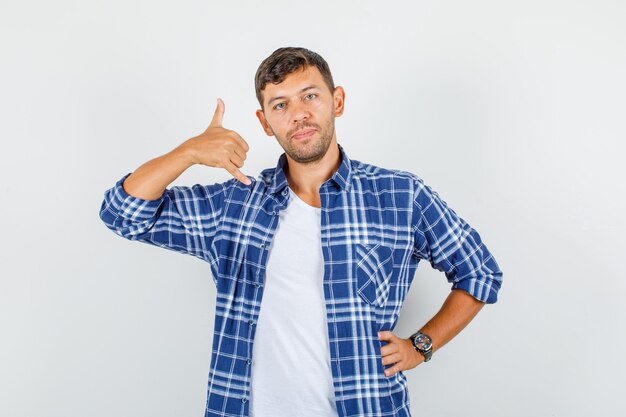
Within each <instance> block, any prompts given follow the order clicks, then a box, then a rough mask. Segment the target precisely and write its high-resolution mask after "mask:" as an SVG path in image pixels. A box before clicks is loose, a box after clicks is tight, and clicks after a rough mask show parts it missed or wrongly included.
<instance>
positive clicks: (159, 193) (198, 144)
mask: <svg viewBox="0 0 626 417" xmlns="http://www.w3.org/2000/svg"><path fill="white" fill-rule="evenodd" d="M223 115H224V103H223V102H222V101H221V100H218V106H217V109H216V110H215V114H214V116H213V120H212V121H211V124H210V125H209V127H208V128H207V129H206V130H205V131H204V133H202V134H201V135H198V136H196V137H193V138H191V139H189V140H187V141H185V142H184V143H182V144H181V145H180V146H178V147H177V148H176V149H174V150H172V151H171V152H169V153H167V154H165V155H163V156H160V157H158V158H155V159H153V160H151V161H148V162H146V163H145V164H143V165H142V166H140V167H139V168H138V169H137V170H136V171H135V172H133V173H132V174H131V175H129V176H126V177H124V178H122V179H121V180H120V181H118V183H117V184H116V185H115V186H114V187H113V188H111V189H110V190H108V191H107V192H106V193H105V198H104V201H103V203H102V207H101V210H100V217H101V219H102V220H103V221H104V223H105V224H106V225H107V227H109V228H110V229H111V230H113V231H114V232H116V233H117V234H119V235H120V236H123V237H125V238H127V239H131V240H141V241H144V242H146V243H151V244H154V245H157V246H161V247H166V248H168V249H172V250H176V251H178V252H183V253H189V254H191V255H194V256H197V257H200V258H202V259H205V260H207V261H210V257H211V255H210V253H209V246H210V243H211V241H212V239H213V237H214V235H215V232H216V227H217V225H218V224H219V216H220V214H221V209H222V202H223V197H224V187H225V185H224V184H213V185H208V186H203V185H195V186H193V187H172V188H171V189H167V187H168V186H169V184H171V183H172V182H173V181H174V180H175V179H176V178H178V177H179V176H180V174H182V173H183V172H184V171H185V170H186V169H187V168H189V167H190V166H192V165H195V164H202V165H207V166H212V167H222V168H225V169H226V170H228V171H229V172H230V173H231V174H232V175H233V176H234V177H235V178H237V180H239V181H241V182H243V183H245V184H246V185H249V184H250V183H251V181H250V179H249V178H248V177H246V176H245V175H244V174H243V173H241V171H239V168H241V167H242V166H243V163H244V160H245V158H246V152H247V151H248V149H249V147H248V144H247V143H246V142H245V141H244V140H243V139H242V138H241V137H240V136H239V135H238V134H237V133H236V132H233V131H230V130H227V129H224V128H223V127H222V118H223ZM232 182H233V180H231V183H232Z"/></svg>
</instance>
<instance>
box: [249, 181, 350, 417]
mask: <svg viewBox="0 0 626 417" xmlns="http://www.w3.org/2000/svg"><path fill="white" fill-rule="evenodd" d="M289 192H290V200H289V203H288V206H287V208H285V209H284V210H282V211H281V212H280V214H279V216H280V217H279V222H278V228H277V230H276V234H275V236H274V239H273V241H272V245H271V247H270V249H269V254H268V260H267V266H266V275H265V288H264V293H263V299H262V302H261V309H260V313H259V319H258V322H257V329H256V334H255V336H254V345H253V351H252V370H251V378H252V381H251V383H252V387H251V393H250V416H251V417H294V416H298V417H337V415H338V414H337V408H336V405H335V396H334V390H333V382H332V373H331V368H330V350H329V343H328V328H327V320H326V307H325V298H324V290H323V287H322V280H323V277H324V258H323V255H322V247H321V209H319V208H316V207H313V206H310V205H308V204H307V203H305V202H304V201H302V200H301V199H300V198H299V197H298V196H297V195H296V194H295V193H294V192H293V191H292V190H291V189H289Z"/></svg>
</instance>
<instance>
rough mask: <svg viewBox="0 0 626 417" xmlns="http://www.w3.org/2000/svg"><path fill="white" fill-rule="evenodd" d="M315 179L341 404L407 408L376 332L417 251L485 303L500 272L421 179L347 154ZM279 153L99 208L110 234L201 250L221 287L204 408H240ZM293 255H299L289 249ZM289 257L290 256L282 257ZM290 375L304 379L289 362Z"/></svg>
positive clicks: (349, 409) (277, 206) (352, 412)
mask: <svg viewBox="0 0 626 417" xmlns="http://www.w3.org/2000/svg"><path fill="white" fill-rule="evenodd" d="M339 149H340V151H341V155H342V162H341V165H340V166H339V168H338V170H337V171H336V172H335V173H334V174H333V176H332V178H330V179H329V180H327V181H326V182H325V183H324V184H322V186H321V187H320V190H319V192H320V198H321V205H322V207H321V210H322V211H321V223H322V224H321V235H322V237H321V246H322V253H323V256H324V276H323V277H320V278H321V279H322V280H323V290H324V296H325V299H326V317H327V321H328V337H329V354H330V363H331V369H332V376H333V386H334V390H335V399H336V405H337V410H338V413H339V416H340V417H347V416H371V417H382V416H410V409H409V395H408V386H407V380H406V377H405V375H404V374H403V373H402V372H398V373H396V374H395V375H393V376H391V377H386V376H385V374H384V373H383V372H384V369H385V368H386V367H390V366H391V365H388V366H383V365H382V362H381V353H380V349H381V347H382V346H384V344H385V343H386V342H385V341H379V340H378V336H377V334H378V331H380V330H393V328H394V326H395V325H396V322H397V319H398V316H399V314H400V309H401V307H402V303H403V301H404V299H405V297H406V294H407V292H408V290H409V287H410V285H411V282H412V280H413V276H414V275H415V270H416V269H417V265H418V263H419V261H420V260H421V259H426V260H428V261H429V262H430V263H431V265H432V266H433V267H434V268H436V269H438V270H440V271H443V272H444V273H445V276H446V277H447V279H448V281H449V282H450V283H452V288H459V289H463V290H465V291H467V292H468V293H469V294H471V295H472V296H473V297H475V298H476V299H478V300H480V301H483V302H486V303H493V302H495V301H496V296H497V292H498V290H499V288H500V284H501V282H502V272H501V270H500V268H499V267H498V264H497V263H496V261H495V259H494V258H493V256H492V255H491V253H490V252H489V251H488V250H487V247H486V246H485V245H484V244H483V243H482V242H481V239H480V236H479V235H478V233H477V232H476V231H475V230H474V229H472V228H471V227H470V226H469V225H468V224H467V223H466V222H465V221H464V220H463V219H461V218H460V217H458V216H457V215H456V213H455V212H454V211H453V210H452V209H450V208H449V207H448V206H447V205H446V203H445V202H444V201H443V200H442V199H441V198H440V197H439V196H438V194H437V193H436V192H434V191H433V190H432V189H431V188H430V187H428V186H427V185H425V184H424V183H423V181H422V180H421V179H420V178H418V177H417V176H415V175H414V174H411V173H409V172H405V171H399V170H390V169H383V168H380V167H376V166H373V165H369V164H365V163H362V162H360V161H356V160H350V159H349V158H348V156H347V154H346V152H345V151H344V149H343V147H342V146H341V145H339ZM286 163H287V159H286V156H285V154H283V155H281V157H280V159H279V161H278V164H277V166H276V167H275V168H270V169H266V170H264V171H262V172H261V174H260V175H259V178H258V179H257V180H254V179H253V178H251V179H252V180H253V182H252V184H251V185H249V186H246V185H244V184H242V183H241V182H239V181H238V180H236V179H234V178H233V179H231V180H229V181H226V182H224V183H219V184H212V185H195V186H193V187H178V186H177V187H172V188H170V189H168V190H166V191H165V192H164V193H163V196H162V197H161V198H160V199H158V200H142V199H139V198H135V197H132V196H130V195H128V194H127V193H126V192H124V190H123V188H122V183H123V181H124V179H125V178H126V177H124V178H122V179H121V180H120V181H119V182H118V183H117V184H116V185H115V186H114V187H113V188H111V189H110V190H108V191H107V192H106V193H105V198H104V202H103V204H102V208H101V212H100V217H101V218H102V220H103V221H104V222H105V224H106V225H107V226H108V227H109V228H110V229H112V230H113V231H115V232H116V233H117V234H119V235H121V236H123V237H125V238H127V239H131V240H140V241H143V242H147V243H151V244H153V245H156V246H161V247H164V248H167V249H171V250H175V251H178V252H182V253H187V254H191V255H194V256H197V257H199V258H201V259H204V260H205V261H207V262H208V263H209V265H210V268H211V272H212V275H213V281H214V282H215V284H216V288H217V300H216V311H215V325H214V334H213V350H212V354H211V365H210V370H209V375H208V396H207V404H206V414H205V416H206V417H208V416H215V417H217V416H233V417H234V416H247V415H248V410H249V403H248V398H249V396H250V386H251V384H250V379H251V360H252V357H251V355H252V346H253V343H254V335H255V330H256V326H255V325H256V323H257V319H258V317H259V310H260V308H261V300H262V297H263V286H264V275H265V267H266V264H267V258H268V250H269V248H270V245H271V243H272V237H273V236H274V233H275V231H276V226H277V222H278V219H279V216H278V211H280V210H282V209H283V208H285V207H286V206H287V202H288V199H289V190H288V189H287V186H288V183H287V178H286V176H285V173H284V168H285V165H286ZM294 261H295V262H297V260H294ZM286 267H287V268H288V267H289V266H288V265H286ZM293 377H294V378H306V375H299V374H298V372H297V370H295V371H294V376H293Z"/></svg>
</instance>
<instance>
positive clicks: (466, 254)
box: [413, 178, 502, 304]
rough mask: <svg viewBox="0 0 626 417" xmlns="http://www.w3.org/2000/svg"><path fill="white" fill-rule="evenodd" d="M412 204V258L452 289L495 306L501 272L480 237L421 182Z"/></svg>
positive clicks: (417, 182)
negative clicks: (443, 277)
mask: <svg viewBox="0 0 626 417" xmlns="http://www.w3.org/2000/svg"><path fill="white" fill-rule="evenodd" d="M415 187H416V188H415V198H414V201H413V210H414V212H413V232H414V239H415V248H414V255H415V256H416V257H418V258H420V259H426V260H428V261H429V262H430V264H431V265H432V266H433V268H435V269H437V270H439V271H442V272H444V273H445V275H446V278H447V279H448V281H449V282H450V283H452V289H461V290H464V291H466V292H467V293H469V294H470V295H471V296H473V297H474V298H476V299H477V300H479V301H481V302H484V303H489V304H490V303H495V302H496V301H497V296H498V291H499V290H500V286H501V284H502V271H501V269H500V267H499V266H498V264H497V262H496V260H495V258H494V257H493V255H492V254H491V253H490V252H489V250H488V249H487V246H485V244H484V243H483V242H482V240H481V237H480V235H479V234H478V232H477V231H476V230H474V229H473V228H472V227H471V226H470V225H469V224H468V223H467V222H466V221H465V220H463V219H462V218H460V217H459V216H458V215H457V214H456V213H455V212H454V210H452V209H451V208H450V207H448V205H447V204H446V202H445V201H443V200H442V199H441V198H440V197H439V195H438V194H437V193H436V192H435V191H433V190H432V189H431V188H430V187H429V186H427V185H425V184H424V183H423V181H422V180H421V179H419V178H418V179H417V180H416V182H415Z"/></svg>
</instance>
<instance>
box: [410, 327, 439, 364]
mask: <svg viewBox="0 0 626 417" xmlns="http://www.w3.org/2000/svg"><path fill="white" fill-rule="evenodd" d="M410 339H411V342H413V346H414V347H415V350H417V351H418V352H419V353H421V354H422V355H423V356H424V362H428V361H429V360H430V358H431V357H432V356H433V341H432V339H431V338H430V336H428V335H427V334H426V333H422V332H417V333H414V334H412V335H411V337H410Z"/></svg>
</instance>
